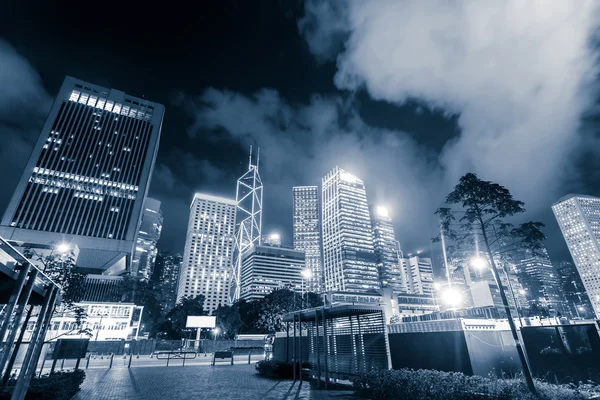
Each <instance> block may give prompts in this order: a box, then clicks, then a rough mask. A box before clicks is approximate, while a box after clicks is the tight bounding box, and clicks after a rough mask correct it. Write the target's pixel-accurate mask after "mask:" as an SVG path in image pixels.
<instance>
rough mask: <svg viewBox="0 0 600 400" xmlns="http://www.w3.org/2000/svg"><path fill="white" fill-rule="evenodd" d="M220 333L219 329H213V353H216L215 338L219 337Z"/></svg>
mask: <svg viewBox="0 0 600 400" xmlns="http://www.w3.org/2000/svg"><path fill="white" fill-rule="evenodd" d="M220 331H221V330H220V329H219V328H215V329H213V336H214V338H213V343H214V344H215V345H214V349H213V350H214V352H216V351H217V336H218V335H219V332H220Z"/></svg>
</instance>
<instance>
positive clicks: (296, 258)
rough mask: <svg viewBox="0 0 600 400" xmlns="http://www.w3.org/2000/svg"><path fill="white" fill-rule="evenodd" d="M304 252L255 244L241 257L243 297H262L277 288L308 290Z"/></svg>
mask: <svg viewBox="0 0 600 400" xmlns="http://www.w3.org/2000/svg"><path fill="white" fill-rule="evenodd" d="M304 268H305V256H304V252H302V251H298V250H293V249H288V248H285V247H272V246H252V247H250V248H249V249H248V250H247V251H246V252H245V253H244V254H243V257H242V271H241V273H242V280H241V282H242V287H241V291H240V298H241V299H245V300H255V299H260V298H262V297H264V296H266V295H267V294H269V293H271V292H272V291H273V290H275V289H281V288H286V287H287V288H290V289H291V290H295V291H298V292H300V291H303V290H307V289H308V282H307V281H304V280H303V275H302V271H303V270H304Z"/></svg>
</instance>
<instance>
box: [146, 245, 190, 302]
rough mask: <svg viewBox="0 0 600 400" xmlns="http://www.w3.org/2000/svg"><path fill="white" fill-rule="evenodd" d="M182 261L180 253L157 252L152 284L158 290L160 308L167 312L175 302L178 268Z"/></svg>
mask: <svg viewBox="0 0 600 400" xmlns="http://www.w3.org/2000/svg"><path fill="white" fill-rule="evenodd" d="M182 262H183V257H182V256H181V254H170V253H163V252H159V253H158V254H157V256H156V263H155V268H154V273H153V275H152V284H153V286H154V288H155V289H156V290H157V292H158V300H159V302H160V305H161V307H162V309H163V310H164V311H165V312H168V311H169V310H171V309H172V308H173V307H175V304H176V303H177V287H178V286H179V270H180V268H181V264H182Z"/></svg>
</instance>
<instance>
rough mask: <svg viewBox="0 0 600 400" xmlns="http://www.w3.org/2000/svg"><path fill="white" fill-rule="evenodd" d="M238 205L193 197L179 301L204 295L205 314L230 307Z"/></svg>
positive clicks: (208, 198) (178, 293)
mask: <svg viewBox="0 0 600 400" xmlns="http://www.w3.org/2000/svg"><path fill="white" fill-rule="evenodd" d="M236 205H237V202H236V201H235V200H232V199H226V198H222V197H216V196H211V195H207V194H201V193H196V195H195V196H194V200H193V201H192V204H191V206H190V218H189V222H188V230H187V237H186V240H185V252H184V254H183V265H182V267H181V274H180V275H179V287H178V290H177V301H179V300H180V299H181V298H182V297H184V296H186V297H196V296H198V295H204V297H205V301H204V310H205V311H208V312H210V313H212V312H213V311H214V310H216V309H217V308H218V307H219V306H220V305H226V304H228V303H229V283H230V281H229V279H230V273H231V265H232V264H231V263H232V261H233V250H234V245H235V243H234V242H235V236H234V235H235V210H236Z"/></svg>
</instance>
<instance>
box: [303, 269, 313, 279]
mask: <svg viewBox="0 0 600 400" xmlns="http://www.w3.org/2000/svg"><path fill="white" fill-rule="evenodd" d="M302 276H303V277H304V279H310V278H312V271H311V270H310V269H308V268H306V269H305V270H303V271H302Z"/></svg>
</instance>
